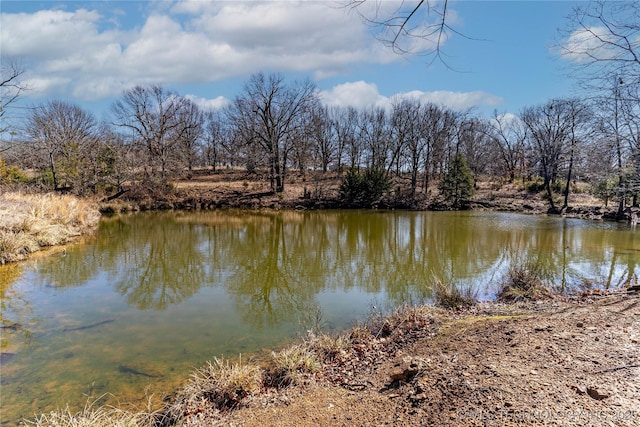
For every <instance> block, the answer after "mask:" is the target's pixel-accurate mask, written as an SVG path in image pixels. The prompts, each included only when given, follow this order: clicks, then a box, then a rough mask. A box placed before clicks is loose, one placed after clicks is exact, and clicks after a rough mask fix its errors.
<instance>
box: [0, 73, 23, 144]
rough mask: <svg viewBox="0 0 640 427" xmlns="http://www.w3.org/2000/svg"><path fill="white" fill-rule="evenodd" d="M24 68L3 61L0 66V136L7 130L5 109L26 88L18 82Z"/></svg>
mask: <svg viewBox="0 0 640 427" xmlns="http://www.w3.org/2000/svg"><path fill="white" fill-rule="evenodd" d="M23 74H24V68H23V67H22V66H21V65H20V64H19V63H17V62H16V61H7V62H5V61H3V62H2V64H1V65H0V134H2V133H4V132H6V131H7V130H9V128H10V127H9V125H8V124H7V122H6V119H7V116H6V113H7V108H9V106H10V105H11V104H13V103H14V102H16V101H17V100H18V97H19V96H20V95H21V94H22V92H23V91H24V90H25V89H26V88H27V87H26V85H25V84H24V83H23V82H22V81H21V80H20V77H21V76H22V75H23Z"/></svg>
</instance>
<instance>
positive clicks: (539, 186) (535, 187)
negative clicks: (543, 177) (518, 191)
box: [527, 180, 544, 193]
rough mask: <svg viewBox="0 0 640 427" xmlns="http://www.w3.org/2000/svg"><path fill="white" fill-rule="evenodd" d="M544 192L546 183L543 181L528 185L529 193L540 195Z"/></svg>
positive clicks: (532, 182)
mask: <svg viewBox="0 0 640 427" xmlns="http://www.w3.org/2000/svg"><path fill="white" fill-rule="evenodd" d="M542 190H544V183H543V182H542V181H539V180H536V181H531V182H528V183H527V191H528V192H529V193H539V192H541V191H542Z"/></svg>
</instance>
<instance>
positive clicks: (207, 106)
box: [185, 94, 231, 111]
mask: <svg viewBox="0 0 640 427" xmlns="http://www.w3.org/2000/svg"><path fill="white" fill-rule="evenodd" d="M185 98H187V99H189V100H191V101H192V102H193V103H195V104H196V105H197V106H198V107H200V108H201V109H203V110H205V111H213V110H219V109H221V108H224V107H226V106H227V105H229V104H230V103H231V101H230V100H228V99H227V98H225V97H224V96H218V97H216V98H213V99H206V98H201V97H199V96H196V95H191V94H189V95H185Z"/></svg>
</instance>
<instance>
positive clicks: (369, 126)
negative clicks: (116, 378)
mask: <svg viewBox="0 0 640 427" xmlns="http://www.w3.org/2000/svg"><path fill="white" fill-rule="evenodd" d="M639 109H640V108H639V103H638V85H624V84H623V82H622V81H620V80H615V81H612V82H611V96H610V97H608V98H597V99H596V100H584V99H578V98H572V99H553V100H550V101H548V102H546V103H544V104H540V105H534V106H529V107H526V108H524V109H523V110H522V111H521V112H520V113H519V114H518V115H513V114H499V113H498V112H494V114H493V116H492V117H488V118H487V117H481V116H478V115H476V114H474V113H473V111H470V110H464V111H459V110H454V109H451V108H448V107H446V106H442V105H437V104H434V103H429V102H422V101H420V100H418V99H412V98H397V99H394V100H393V101H392V103H391V106H390V108H388V109H385V108H382V107H368V108H365V109H360V110H359V109H355V108H353V107H328V106H325V105H323V104H322V102H321V99H320V97H319V95H318V91H317V90H316V88H315V86H314V85H313V83H311V82H310V81H309V80H305V81H286V80H285V79H284V78H283V77H282V76H281V75H279V74H263V73H258V74H255V75H253V76H251V77H250V78H249V79H248V80H247V81H246V83H245V84H244V87H243V90H242V92H241V93H240V94H239V95H238V96H237V97H236V98H235V99H234V100H233V101H232V102H231V103H230V104H229V105H227V106H226V107H224V108H222V109H219V110H213V111H205V110H203V109H202V108H200V107H199V106H198V105H197V104H196V103H194V102H193V101H192V100H190V99H189V98H187V97H184V96H181V95H179V94H178V93H176V92H174V91H170V90H167V89H165V88H163V87H162V86H159V85H149V86H136V87H134V88H132V89H129V90H126V91H124V92H123V93H122V96H121V97H120V98H119V99H118V100H117V101H116V102H114V103H113V105H112V107H111V111H110V115H109V119H107V120H103V121H101V122H99V121H98V120H97V119H96V118H95V117H94V116H93V115H92V114H91V113H90V112H87V111H85V110H83V109H82V108H81V107H79V106H78V105H75V104H72V103H69V102H64V101H57V100H53V101H48V102H45V103H42V104H40V105H37V106H35V107H34V108H32V109H31V110H30V112H29V114H28V116H27V118H26V120H25V123H24V126H23V129H22V134H21V136H22V137H21V139H20V141H19V143H17V144H13V146H12V149H10V150H6V151H4V152H3V153H2V155H3V156H4V157H5V158H6V161H8V162H9V163H11V164H15V165H17V166H19V167H20V168H22V169H32V170H35V171H38V174H39V175H38V180H39V181H40V182H41V183H42V184H43V185H48V186H50V187H51V188H53V189H56V190H67V191H72V192H74V193H77V194H80V195H84V194H90V193H91V194H95V193H109V192H113V191H120V190H122V189H123V188H124V186H126V185H132V184H133V183H138V184H143V185H150V186H163V185H167V184H168V183H170V182H171V181H172V180H175V179H191V178H192V177H193V174H194V171H195V170H196V169H197V168H203V167H208V168H210V169H213V170H216V169H218V168H220V167H242V168H245V169H246V171H247V172H248V173H256V174H257V173H260V174H262V175H263V176H265V177H268V180H269V183H270V188H271V190H272V191H273V192H282V191H283V190H284V188H285V185H286V182H287V177H288V175H289V173H290V171H291V170H295V171H297V172H299V173H308V172H309V171H322V172H327V171H329V170H337V171H352V173H356V174H358V173H360V172H362V173H364V172H365V171H374V172H377V173H379V174H381V175H382V176H383V178H384V179H392V178H395V177H401V178H404V179H405V181H406V182H407V188H408V196H409V197H410V198H415V197H417V196H418V195H419V194H426V193H427V192H428V191H429V189H430V187H431V185H432V184H434V183H440V184H441V185H440V187H439V189H440V190H441V191H442V192H443V193H447V194H450V193H451V190H446V189H445V188H444V184H446V185H449V186H453V187H454V188H455V187H456V186H458V185H462V186H463V187H465V186H466V187H465V188H467V189H468V187H470V186H473V185H474V184H475V183H476V182H477V180H479V179H490V180H498V181H501V182H514V181H516V180H523V182H527V181H532V180H535V179H536V178H537V177H539V178H540V183H539V187H540V190H543V191H544V192H545V193H546V196H547V199H548V201H549V204H550V208H551V210H559V209H561V208H564V207H566V206H567V204H568V196H569V193H570V191H571V183H572V181H575V180H578V179H579V180H582V181H587V182H589V183H590V184H591V188H592V190H593V191H594V193H595V194H597V195H598V196H599V197H601V198H603V200H615V201H616V202H617V203H618V207H619V209H620V211H622V209H624V207H625V206H626V204H628V203H633V204H634V205H635V204H636V203H637V195H638V190H639V189H640V185H639V184H640V163H639V162H638V155H639V154H638V153H640V132H638V131H639V130H640V115H639ZM452 172H454V173H453V174H451V173H452ZM469 174H471V176H472V180H471V181H469V179H468V176H467V175H469ZM351 178H353V176H352V177H351ZM369 178H371V176H370V177H369ZM452 179H453V181H451V180H452ZM465 183H466V184H465ZM453 194H454V200H452V202H453V204H454V205H457V204H458V203H459V202H460V201H461V200H464V199H465V198H468V196H469V192H468V191H467V192H465V191H462V192H460V194H459V195H457V194H458V189H456V190H453ZM558 194H559V195H561V196H562V198H561V200H558V197H557V195H558ZM556 200H558V202H556ZM558 204H560V206H558Z"/></svg>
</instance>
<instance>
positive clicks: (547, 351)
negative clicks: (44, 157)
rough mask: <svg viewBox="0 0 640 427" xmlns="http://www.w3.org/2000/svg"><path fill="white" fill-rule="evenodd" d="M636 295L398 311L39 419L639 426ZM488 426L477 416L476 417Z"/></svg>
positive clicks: (165, 426) (65, 422)
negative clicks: (158, 388)
mask: <svg viewBox="0 0 640 427" xmlns="http://www.w3.org/2000/svg"><path fill="white" fill-rule="evenodd" d="M639 341H640V294H639V293H638V291H637V290H636V291H627V292H624V293H623V292H621V291H620V292H609V293H604V292H591V293H584V294H582V295H579V296H574V297H560V296H547V297H544V298H542V299H537V300H535V299H528V298H523V299H521V300H518V301H515V302H499V301H490V302H480V303H478V304H475V305H472V306H466V307H455V308H452V309H444V308H439V307H437V306H434V305H417V306H402V307H398V308H396V309H395V310H393V311H392V312H390V313H387V314H384V315H382V314H380V315H378V316H374V317H372V318H371V319H370V320H369V321H368V322H366V324H361V325H357V326H354V327H353V328H351V329H349V330H347V331H344V332H342V333H341V334H339V335H327V334H324V333H323V332H321V331H309V332H308V334H307V335H306V336H305V337H304V338H301V339H299V340H297V341H296V342H294V343H293V344H291V345H289V346H287V347H285V348H282V349H280V350H277V351H272V352H271V354H270V355H269V354H262V355H261V356H254V357H253V358H250V359H249V360H247V361H243V360H239V361H238V360H234V359H227V360H225V359H214V360H212V361H211V362H208V363H207V364H206V365H204V366H202V367H200V368H198V369H195V370H194V371H193V373H192V375H191V376H190V378H189V379H186V380H185V382H184V385H183V386H182V387H181V388H179V389H178V390H176V391H175V392H174V393H173V394H172V395H171V396H167V397H165V398H164V402H165V403H164V405H163V407H162V408H160V409H156V410H150V409H147V410H143V409H141V410H140V411H135V410H122V409H118V408H113V407H102V406H98V405H95V404H91V405H88V407H87V408H85V409H84V410H82V411H80V412H78V413H70V412H68V411H69V410H68V409H67V410H66V411H67V412H60V413H50V414H42V415H41V416H40V417H39V418H38V419H36V420H35V421H31V423H32V424H33V425H35V426H46V425H50V424H51V423H54V421H55V424H56V425H59V426H69V427H71V426H76V425H95V426H102V427H106V426H115V425H125V424H126V425H136V426H149V427H150V426H155V427H158V426H162V427H170V426H177V425H180V426H221V425H225V426H226V425H228V426H232V425H236V426H237V425H242V426H245V427H248V426H263V425H274V426H276V425H277V426H291V427H293V426H299V425H341V426H352V425H353V426H378V425H400V426H413V425H421V424H420V423H423V424H424V423H427V425H441V426H475V425H548V424H549V423H552V424H553V423H554V422H556V423H561V424H562V425H567V426H584V425H602V422H603V421H606V422H608V423H609V424H607V425H615V426H625V427H626V426H629V427H630V426H635V425H637V424H638V422H640V397H639V396H640V383H638V382H637V380H636V379H637V376H638V375H640V352H639V351H638V350H639V349H640V344H639ZM487 423H488V424H487Z"/></svg>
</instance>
